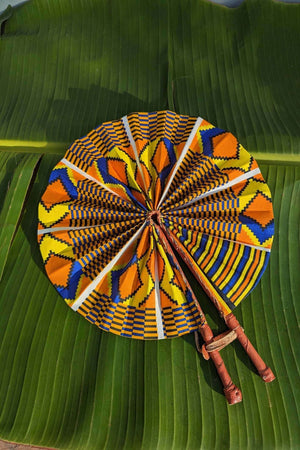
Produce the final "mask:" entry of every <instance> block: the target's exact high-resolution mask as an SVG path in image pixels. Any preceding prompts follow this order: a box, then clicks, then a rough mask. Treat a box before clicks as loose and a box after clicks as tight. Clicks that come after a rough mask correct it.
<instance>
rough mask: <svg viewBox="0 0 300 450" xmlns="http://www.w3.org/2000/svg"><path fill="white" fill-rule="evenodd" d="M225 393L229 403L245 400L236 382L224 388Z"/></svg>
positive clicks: (233, 403)
mask: <svg viewBox="0 0 300 450" xmlns="http://www.w3.org/2000/svg"><path fill="white" fill-rule="evenodd" d="M224 394H225V397H226V400H227V402H228V403H229V405H235V404H236V403H240V402H241V401H242V400H243V396H242V393H241V391H240V390H239V388H238V387H237V386H236V385H235V384H232V385H231V386H229V387H227V388H224Z"/></svg>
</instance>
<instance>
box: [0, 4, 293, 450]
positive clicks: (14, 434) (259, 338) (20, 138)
mask: <svg viewBox="0 0 300 450" xmlns="http://www.w3.org/2000/svg"><path fill="white" fill-rule="evenodd" d="M299 19H300V6H299V5H292V4H283V3H280V2H273V1H272V0H264V2H261V1H260V0H246V1H245V2H244V3H242V5H240V6H239V7H238V8H226V7H224V6H220V5H215V4H212V3H210V2H208V1H206V0H199V1H194V0H173V1H172V2H171V1H170V0H169V1H167V0H164V1H159V0H154V1H152V2H139V1H138V0H124V1H122V2H121V1H119V0H111V1H110V2H107V1H106V0H101V1H96V0H87V1H85V2H82V1H80V0H73V1H72V2H69V1H67V0H62V1H60V2H56V1H54V0H49V1H48V2H45V1H42V0H32V1H30V2H28V3H26V4H24V5H23V6H21V7H19V8H18V9H16V10H14V12H13V14H12V15H11V17H9V18H8V19H7V20H6V21H5V23H4V24H3V25H4V27H3V25H2V28H1V36H0V62H1V66H0V67H1V68H0V87H1V107H0V150H1V155H0V156H1V158H4V157H5V155H9V157H10V158H12V161H15V159H14V158H17V160H16V161H17V164H16V165H15V166H14V167H15V168H13V169H11V167H8V165H7V167H6V166H5V164H4V163H3V165H2V166H3V167H6V170H4V172H3V173H2V172H1V180H0V183H2V182H3V180H4V181H5V180H6V181H5V182H6V184H5V182H4V183H2V185H3V186H8V184H7V180H12V181H11V183H10V184H9V186H10V187H9V189H4V190H3V194H2V191H1V199H0V204H1V206H0V208H1V210H0V214H2V212H4V211H6V208H7V205H8V204H9V205H10V206H11V210H12V211H15V212H14V213H13V215H12V216H11V219H10V221H11V222H12V228H9V230H8V229H6V228H5V227H3V223H5V220H8V217H9V216H8V215H7V214H6V213H5V214H4V215H0V220H1V219H2V221H1V226H2V229H1V239H2V237H3V238H4V237H5V238H6V239H7V242H8V244H7V245H6V250H5V254H6V255H7V259H6V256H5V259H6V263H5V260H1V264H2V265H3V269H4V271H3V276H2V280H1V282H0V368H1V370H0V405H1V408H0V438H1V439H3V440H8V441H12V442H18V443H28V444H32V445H40V446H47V447H53V448H60V449H64V448H71V449H77V448H78V449H84V448H86V449H94V448H95V449H99V448H101V449H102V448H107V449H116V448H124V449H125V448H128V449H140V448H143V449H153V448H158V449H164V448H174V449H184V448H187V449H199V448H201V449H202V448H203V449H206V448H207V449H212V448H217V449H222V448H230V449H246V448H262V449H269V448H276V449H281V448H282V449H283V448H291V449H294V448H297V447H299V446H300V431H299V430H300V427H299V404H300V401H299V400H300V399H299V381H298V380H299V363H298V361H299V360H300V358H299V356H300V355H299V346H298V345H297V340H298V339H299V330H298V318H299V302H297V300H298V298H297V296H298V292H299V290H300V281H299V275H298V274H299V269H300V268H299V256H298V255H299V220H300V217H299V216H300V211H299V200H300V199H299V195H300V193H299V185H300V183H299V179H300V158H299V134H300V130H299V125H298V123H297V120H296V113H297V111H298V110H299V96H298V95H297V94H298V91H299V73H300V71H299V60H298V59H297V57H296V55H297V49H298V46H299V33H298V30H299V23H300V20H299ZM163 109H173V110H175V111H176V112H178V113H180V114H189V115H201V116H202V117H204V118H206V119H207V120H209V121H210V122H211V123H213V124H215V125H217V126H219V127H222V128H225V129H228V130H230V131H231V132H233V133H234V134H235V135H236V136H237V137H238V138H239V140H240V141H241V143H242V144H243V145H244V146H245V147H246V148H247V149H248V150H249V151H250V152H251V153H253V154H254V156H255V157H256V158H257V159H258V161H259V163H260V167H261V169H262V172H263V175H264V177H265V178H266V180H267V182H268V184H269V186H270V189H271V192H272V195H273V202H274V213H275V227H276V228H275V242H274V246H273V250H272V253H271V258H270V263H269V266H268V269H267V270H266V272H265V274H264V275H263V277H262V280H261V282H260V283H259V285H258V286H257V287H256V288H255V290H254V291H253V293H252V294H251V295H250V296H249V297H248V298H247V299H246V300H245V301H244V302H243V304H242V305H240V307H239V308H238V310H237V316H238V319H239V321H240V322H241V323H242V324H243V326H244V328H245V330H246V332H247V335H248V336H249V338H250V340H251V341H253V344H254V345H255V346H256V348H257V349H258V351H259V352H260V353H261V355H262V356H263V358H264V359H265V360H266V361H267V362H268V364H269V365H270V366H271V367H272V369H273V370H274V372H275V374H276V377H277V379H276V381H274V382H273V383H272V384H270V385H267V384H264V383H263V382H262V380H261V379H260V378H259V377H258V376H257V374H256V373H255V370H254V368H253V367H252V365H251V363H250V362H249V360H248V359H247V357H246V355H245V354H244V352H243V350H242V349H241V347H239V345H238V343H236V342H234V343H233V344H231V345H230V346H229V347H226V348H225V349H224V350H222V356H223V358H224V360H225V362H226V365H227V367H228V370H229V372H230V374H231V376H232V378H233V379H234V381H235V382H236V383H237V384H238V385H239V387H240V388H241V390H242V391H243V394H244V400H243V402H242V403H240V404H238V405H235V406H231V407H229V406H228V405H227V404H226V401H225V399H224V397H223V395H222V387H221V384H220V381H219V379H218V376H217V373H216V371H215V368H214V366H213V365H212V364H211V362H210V361H205V360H204V359H203V358H202V357H201V356H199V355H198V354H197V352H196V350H195V345H194V339H193V336H186V337H183V338H177V339H170V340H166V341H163V342H162V341H159V342H151V341H149V342H148V341H147V342H142V341H135V340H130V339H126V338H121V337H117V336H115V335H112V334H108V333H105V332H101V331H100V330H99V329H97V328H96V327H93V326H92V325H90V324H89V323H88V322H87V321H85V320H84V319H83V318H82V317H80V316H78V315H77V314H75V313H74V312H72V311H71V310H69V308H68V307H67V306H66V305H65V304H64V302H63V300H62V299H61V298H60V297H59V295H58V294H57V293H56V291H55V289H54V288H53V286H52V285H51V283H50V282H49V280H48V278H47V277H46V274H45V272H44V269H43V264H42V260H41V257H40V254H39V249H38V245H37V242H36V227H37V204H38V201H39V199H40V196H41V193H42V192H43V191H44V189H45V187H46V185H47V182H48V177H49V174H50V172H51V170H52V168H53V166H54V165H55V164H56V163H57V162H58V161H59V160H60V159H61V155H63V154H64V153H65V150H66V147H67V146H68V145H69V144H70V143H71V142H72V141H73V140H74V139H76V138H78V137H80V136H82V135H84V134H86V133H87V132H88V131H89V130H90V129H92V128H94V127H95V126H97V125H99V124H100V123H101V122H103V121H105V120H112V119H117V118H119V117H121V116H122V115H124V114H127V113H129V112H131V111H143V110H144V111H151V110H163ZM15 155H17V156H15ZM33 155H34V156H33ZM7 157H8V156H7ZM40 157H41V162H40V165H39V166H38V167H37V169H36V170H35V167H36V164H37V161H38V160H39V158H40ZM28 158H29V159H28ZM29 160H30V161H31V163H30V164H29V163H28V161H29ZM1 161H2V159H1ZM3 161H4V160H3ZM14 164H15V163H14ZM16 171H18V172H16ZM17 173H18V174H19V175H16V174H17ZM18 176H20V178H19V179H18V180H19V184H18V183H17V181H16V180H17V178H18ZM14 186H18V187H17V189H19V190H18V195H13V193H14V192H15V189H16V188H15V187H14ZM21 192H22V195H21V194H20V193H21ZM26 192H27V195H26ZM6 230H7V231H6ZM11 241H12V244H11ZM191 283H192V285H193V288H194V290H195V291H196V293H197V296H198V299H199V301H200V303H201V305H202V306H203V309H204V311H205V313H206V314H207V316H208V319H209V323H210V325H211V327H212V328H213V329H214V331H215V332H217V333H218V332H221V331H223V328H222V327H223V325H222V321H221V319H220V318H219V317H218V316H217V314H216V313H215V311H214V309H213V308H212V306H211V305H210V303H209V301H208V299H207V297H206V295H205V293H204V292H203V291H202V290H201V288H200V287H199V286H198V285H197V284H196V283H195V282H194V281H193V279H191Z"/></svg>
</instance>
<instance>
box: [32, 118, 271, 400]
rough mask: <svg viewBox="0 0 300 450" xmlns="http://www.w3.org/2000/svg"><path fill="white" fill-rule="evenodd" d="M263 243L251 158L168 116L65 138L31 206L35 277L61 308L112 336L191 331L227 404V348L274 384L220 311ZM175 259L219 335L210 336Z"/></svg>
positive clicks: (260, 186)
mask: <svg viewBox="0 0 300 450" xmlns="http://www.w3.org/2000/svg"><path fill="white" fill-rule="evenodd" d="M273 234H274V218H273V210H272V202H271V195H270V191H269V188H268V186H267V184H266V182H265V181H264V179H263V177H262V174H261V172H260V170H259V167H258V165H257V163H256V161H255V160H254V158H253V157H252V156H251V155H250V154H249V153H248V152H247V151H246V150H245V149H244V148H243V146H242V145H241V144H240V143H239V142H238V141H237V139H236V138H235V137H234V136H233V135H232V134H231V133H229V132H227V131H224V130H221V129H219V128H216V127H214V126H213V125H211V124H210V123H208V122H207V121H205V120H203V119H202V118H200V117H198V118H197V117H188V116H184V115H177V114H175V113H174V112H171V111H159V112H152V113H133V114H129V115H127V116H124V117H123V118H122V119H120V120H115V121H112V122H106V123H103V124H102V125H100V126H99V127H98V128H96V129H94V130H92V131H91V132H90V133H88V134H87V136H85V137H83V138H81V139H78V140H76V141H75V142H74V143H73V144H72V145H71V146H70V148H69V149H68V151H67V153H66V155H65V157H64V158H63V159H62V160H61V161H60V162H59V163H58V164H57V165H56V167H55V168H54V170H53V172H52V173H51V176H50V180H49V184H48V186H47V188H46V191H45V193H44V194H43V196H42V199H41V202H40V204H39V226H38V241H39V244H40V249H41V253H42V257H43V260H44V264H45V269H46V272H47V274H48V276H49V278H50V280H51V282H52V283H53V285H54V286H55V288H56V289H57V291H58V292H59V293H60V295H61V296H62V297H63V298H64V299H65V301H66V303H67V304H68V305H69V306H70V307H71V308H72V309H73V310H74V311H77V312H79V313H80V314H81V315H82V316H84V317H85V318H86V319H87V320H89V321H90V322H92V323H94V324H95V325H97V326H98V327H99V328H101V329H102V330H105V331H110V332H112V333H115V334H118V335H120V336H124V337H129V338H136V339H165V338H172V337H177V336H182V335H184V334H187V333H191V332H196V337H197V336H198V335H197V332H198V331H199V332H200V334H201V335H202V337H203V340H204V344H203V345H202V347H201V348H200V345H199V343H198V339H197V340H196V342H197V347H198V349H199V350H200V351H201V352H202V354H203V356H204V357H205V358H206V359H208V358H209V357H211V359H212V360H213V361H214V363H215V365H216V368H217V370H218V373H219V375H220V378H221V380H222V382H223V385H224V392H225V395H226V398H227V400H228V402H229V403H230V404H232V403H237V402H238V401H241V398H242V397H241V392H240V390H239V389H238V388H237V387H236V386H235V385H234V384H233V382H232V380H231V378H230V376H229V374H228V372H227V370H226V368H225V365H224V362H223V360H222V358H221V356H220V353H219V350H221V348H223V347H224V346H225V345H227V344H228V343H230V342H231V341H232V340H233V339H235V338H237V339H238V340H239V341H240V342H241V344H242V345H243V347H244V348H245V350H246V352H247V353H248V355H249V356H250V358H251V359H252V361H253V362H254V364H255V365H256V367H257V369H258V372H259V374H260V376H261V377H262V378H263V379H264V381H267V382H269V381H272V380H273V379H274V375H273V373H272V371H271V370H270V369H269V368H268V367H267V366H266V364H265V363H264V362H263V360H262V359H261V358H260V357H259V355H258V354H257V352H256V350H255V349H254V348H253V346H252V345H251V343H250V342H249V340H248V338H247V337H246V336H245V334H244V331H243V329H242V328H241V326H240V324H239V323H238V321H237V320H236V318H235V317H234V315H233V314H232V310H233V309H234V308H235V307H236V306H237V305H238V304H239V303H240V302H241V300H243V299H244V298H245V297H246V296H247V295H248V294H249V292H250V291H251V290H252V289H253V288H254V287H255V285H256V284H257V283H258V281H259V279H260V277H261V275H262V273H263V272H264V270H265V268H266V265H267V263H268V259H269V255H270V250H271V245H272V239H273ZM179 256H180V258H179ZM180 259H182V260H183V261H184V262H185V264H186V265H187V267H188V268H189V270H190V271H191V272H192V273H193V275H194V276H195V277H196V279H197V280H198V282H199V283H200V284H201V286H202V287H203V288H204V290H205V292H206V293H207V295H208V297H209V298H210V299H211V300H212V301H213V303H214V305H215V306H216V308H217V309H218V311H219V312H220V314H221V316H222V317H223V318H224V320H225V322H226V324H227V326H228V328H229V331H228V332H226V333H223V334H222V335H220V336H217V337H214V336H213V333H212V331H211V329H210V327H209V326H208V324H207V322H206V319H205V316H204V313H203V311H202V309H201V307H200V305H199V302H198V301H197V299H196V296H195V294H194V293H193V291H192V288H191V286H190V284H189V283H188V281H187V279H186V276H185V274H184V272H183V270H182V268H181V265H182V262H179V260H180Z"/></svg>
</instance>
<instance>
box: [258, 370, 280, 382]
mask: <svg viewBox="0 0 300 450" xmlns="http://www.w3.org/2000/svg"><path fill="white" fill-rule="evenodd" d="M258 373H259V376H260V377H261V378H262V379H263V380H264V382H265V383H271V381H273V380H275V378H276V377H275V375H274V373H273V372H272V370H271V369H270V367H266V368H265V369H264V370H259V371H258Z"/></svg>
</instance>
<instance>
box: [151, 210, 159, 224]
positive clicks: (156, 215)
mask: <svg viewBox="0 0 300 450" xmlns="http://www.w3.org/2000/svg"><path fill="white" fill-rule="evenodd" d="M148 217H149V220H150V223H155V224H156V225H159V224H160V211H157V210H154V211H151V212H150V213H149V215H148Z"/></svg>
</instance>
